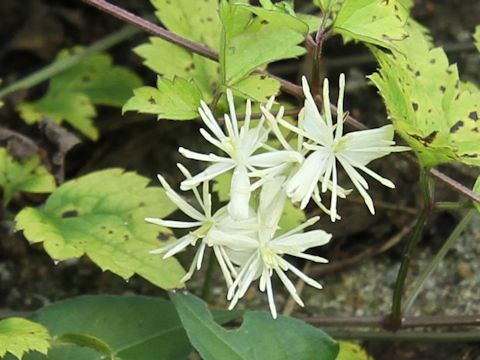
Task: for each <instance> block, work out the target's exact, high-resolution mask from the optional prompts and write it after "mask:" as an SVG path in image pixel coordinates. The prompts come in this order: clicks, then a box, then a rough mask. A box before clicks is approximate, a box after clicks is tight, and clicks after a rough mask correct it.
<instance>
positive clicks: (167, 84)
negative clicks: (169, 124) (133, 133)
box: [123, 77, 202, 120]
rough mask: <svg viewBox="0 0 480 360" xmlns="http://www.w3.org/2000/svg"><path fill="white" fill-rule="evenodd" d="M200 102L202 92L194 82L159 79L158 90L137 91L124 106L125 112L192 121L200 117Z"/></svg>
mask: <svg viewBox="0 0 480 360" xmlns="http://www.w3.org/2000/svg"><path fill="white" fill-rule="evenodd" d="M200 100H202V92H201V91H200V89H199V88H198V86H197V85H196V84H195V83H194V82H193V81H188V80H185V79H183V78H179V77H176V78H174V79H173V80H168V79H165V78H161V77H159V78H158V81H157V87H156V88H154V87H150V86H145V87H141V88H138V89H135V90H134V96H133V97H132V98H130V100H128V101H127V103H126V104H125V105H124V106H123V112H125V111H138V112H142V113H147V114H155V115H157V116H158V119H170V120H190V119H195V118H197V117H198V107H199V106H200Z"/></svg>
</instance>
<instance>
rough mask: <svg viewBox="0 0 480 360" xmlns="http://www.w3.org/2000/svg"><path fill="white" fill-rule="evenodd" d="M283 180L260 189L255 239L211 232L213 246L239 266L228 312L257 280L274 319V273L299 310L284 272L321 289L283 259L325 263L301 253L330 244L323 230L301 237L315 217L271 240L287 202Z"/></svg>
mask: <svg viewBox="0 0 480 360" xmlns="http://www.w3.org/2000/svg"><path fill="white" fill-rule="evenodd" d="M283 180H284V179H283V178H277V179H274V180H272V181H269V182H268V183H266V184H264V185H263V187H262V191H261V193H260V202H259V209H258V214H257V218H258V230H257V232H256V233H255V236H252V234H250V235H242V234H233V233H232V234H224V233H223V232H222V231H221V230H220V231H214V234H212V237H214V238H216V243H217V244H219V245H223V246H224V247H225V248H226V249H227V250H226V252H227V254H228V256H229V257H230V259H231V261H232V262H234V263H236V264H237V265H239V266H240V270H239V272H238V274H237V276H236V279H235V281H234V282H233V284H232V286H230V288H229V291H228V295H227V298H228V299H229V300H231V305H230V309H231V308H233V307H234V306H235V304H236V303H237V302H238V300H239V299H240V298H241V297H243V296H244V295H245V293H246V291H247V290H248V288H249V287H250V284H251V283H252V282H253V281H254V280H255V279H257V278H260V284H259V288H260V290H261V291H262V292H263V291H265V290H266V292H267V297H268V302H269V307H270V311H271V313H272V316H273V317H274V318H276V317H277V311H276V307H275V302H274V298H273V288H272V280H271V277H272V275H273V273H274V272H275V273H276V274H277V275H278V277H279V279H280V281H281V282H282V283H283V284H284V285H285V287H286V288H287V290H288V292H289V293H290V294H291V296H292V297H293V299H294V300H295V301H296V302H297V303H298V304H299V305H301V306H303V302H302V300H301V299H300V297H299V296H298V294H297V292H296V289H295V286H294V285H293V283H292V281H291V280H290V279H289V278H288V277H287V275H286V274H285V272H286V271H288V270H290V271H292V272H293V273H294V274H295V275H297V276H298V277H300V278H301V279H302V280H304V281H305V283H307V284H309V285H311V286H313V287H316V288H318V289H321V288H322V286H321V285H320V284H319V283H318V282H317V281H315V280H313V279H312V278H310V277H308V276H307V275H305V274H304V273H303V272H302V271H300V270H299V269H298V268H296V267H295V266H294V265H292V264H290V263H289V262H288V261H286V260H285V259H284V258H283V255H290V256H295V257H298V258H303V259H307V260H312V261H315V262H319V263H326V262H327V260H326V259H324V258H321V257H319V256H314V255H309V254H305V253H304V252H305V251H306V250H307V249H310V248H312V247H316V246H321V245H325V244H326V243H328V242H329V241H330V238H331V235H330V234H327V233H326V232H325V231H323V230H313V231H308V232H305V233H300V232H301V231H302V230H303V229H305V228H306V227H308V226H310V225H312V224H313V223H315V222H316V221H317V220H318V217H315V218H312V219H310V220H308V221H306V222H305V223H303V224H302V225H300V226H298V227H296V228H294V229H292V230H290V231H288V232H287V233H285V234H283V235H281V236H278V237H276V238H275V237H274V234H275V232H276V230H277V226H278V222H279V220H280V217H281V215H282V212H283V208H284V204H285V199H286V195H285V193H284V191H283V189H282V185H283ZM227 235H229V236H227Z"/></svg>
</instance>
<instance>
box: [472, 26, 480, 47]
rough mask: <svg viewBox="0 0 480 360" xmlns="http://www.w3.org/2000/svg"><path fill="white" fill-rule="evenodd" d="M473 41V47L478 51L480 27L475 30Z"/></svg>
mask: <svg viewBox="0 0 480 360" xmlns="http://www.w3.org/2000/svg"><path fill="white" fill-rule="evenodd" d="M473 39H474V40H475V46H476V47H477V49H478V51H480V25H478V26H477V27H476V28H475V34H474V35H473Z"/></svg>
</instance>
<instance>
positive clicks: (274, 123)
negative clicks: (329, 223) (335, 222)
mask: <svg viewBox="0 0 480 360" xmlns="http://www.w3.org/2000/svg"><path fill="white" fill-rule="evenodd" d="M261 110H262V112H263V114H264V116H265V118H266V119H267V121H268V123H269V125H270V129H271V131H272V132H273V133H274V134H275V136H276V137H277V139H278V140H279V142H280V143H281V144H282V146H283V147H284V148H285V149H287V150H291V151H297V153H298V154H299V156H300V158H301V161H299V162H297V163H284V164H281V165H278V166H277V167H276V168H277V173H276V174H273V169H272V170H271V175H275V176H278V175H282V174H284V173H288V174H290V177H291V176H292V175H293V174H295V173H296V172H297V171H298V170H299V169H300V168H301V166H302V164H303V163H304V162H305V160H306V155H307V153H308V152H309V150H308V149H305V148H304V147H303V135H302V134H297V135H298V136H297V149H296V150H294V149H293V147H292V146H291V145H290V143H289V142H288V141H287V139H286V138H285V137H284V136H283V134H282V132H281V130H280V128H279V127H278V123H280V122H281V121H282V120H283V114H284V108H283V106H282V107H281V108H280V111H279V112H278V113H277V116H276V117H274V116H273V115H272V114H271V113H270V112H269V111H268V110H267V109H266V108H264V107H263V106H262V107H261ZM303 118H304V111H303V109H302V111H300V113H299V116H298V127H299V128H302V124H303ZM254 174H255V175H256V176H263V177H264V176H265V175H264V174H263V173H262V170H259V171H257V172H256V173H254ZM320 180H321V181H326V182H327V189H328V190H330V191H332V188H333V183H332V181H331V180H330V179H326V180H325V179H324V177H323V176H322V177H321V178H320ZM287 181H288V180H287ZM350 192H351V190H346V189H344V188H342V187H341V186H339V185H338V184H337V185H336V193H337V195H338V197H340V198H343V199H344V198H346V197H347V195H348V194H350ZM311 197H312V199H313V200H314V201H315V203H316V204H317V205H318V207H319V208H320V209H321V210H322V211H324V212H325V213H327V214H329V215H332V214H331V212H330V210H329V209H328V208H326V207H325V205H323V203H322V199H321V196H320V187H319V186H318V181H317V182H315V187H314V189H313V193H312V194H311ZM309 199H310V198H305V199H295V200H294V201H300V200H303V201H302V203H301V207H302V209H304V208H305V207H306V205H307V203H308V200H309ZM335 218H336V219H340V216H338V214H335Z"/></svg>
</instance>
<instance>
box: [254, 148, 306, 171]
mask: <svg viewBox="0 0 480 360" xmlns="http://www.w3.org/2000/svg"><path fill="white" fill-rule="evenodd" d="M302 161H303V156H302V155H301V154H299V153H298V152H296V151H289V150H277V151H275V152H267V153H262V154H257V155H253V156H250V158H249V159H248V162H249V164H250V165H253V166H258V167H263V168H267V167H273V166H277V165H281V164H283V163H285V162H299V163H300V162H302Z"/></svg>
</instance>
